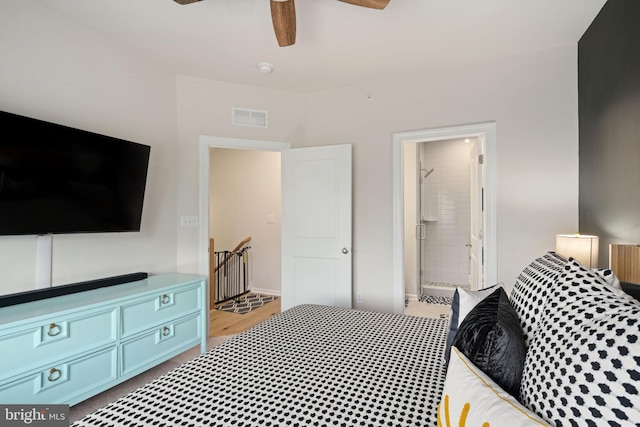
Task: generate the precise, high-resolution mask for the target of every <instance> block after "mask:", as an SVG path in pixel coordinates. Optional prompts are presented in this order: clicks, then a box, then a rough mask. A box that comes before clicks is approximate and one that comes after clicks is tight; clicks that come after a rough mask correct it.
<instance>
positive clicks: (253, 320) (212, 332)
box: [209, 298, 280, 337]
mask: <svg viewBox="0 0 640 427" xmlns="http://www.w3.org/2000/svg"><path fill="white" fill-rule="evenodd" d="M278 313H280V298H278V299H276V300H274V301H271V302H269V303H267V304H265V305H263V306H262V307H259V308H256V309H255V310H251V311H250V312H249V313H246V314H238V313H231V312H228V311H222V310H215V309H214V310H211V311H210V312H209V319H210V320H209V321H210V323H209V336H210V337H221V336H226V335H235V334H239V333H240V332H243V331H245V330H247V329H249V328H251V327H253V326H255V325H257V324H258V323H260V322H262V321H263V320H266V319H268V318H270V317H271V316H273V315H275V314H278Z"/></svg>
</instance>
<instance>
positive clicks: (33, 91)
mask: <svg viewBox="0 0 640 427" xmlns="http://www.w3.org/2000/svg"><path fill="white" fill-rule="evenodd" d="M0 29H1V31H2V33H1V34H2V36H1V37H0V55H1V57H2V67H0V108H2V109H6V110H10V111H13V112H17V113H22V114H27V115H32V116H34V117H37V118H41V119H45V120H51V121H56V122H60V123H63V124H66V125H71V126H76V127H81V128H85V129H88V130H92V131H96V132H102V133H107V134H109V135H113V136H117V137H121V138H125V139H132V140H135V141H137V142H141V143H146V144H149V145H152V159H151V173H150V181H149V185H148V198H147V203H146V205H145V212H144V216H143V224H144V225H143V231H142V232H141V233H136V234H127V235H109V236H105V235H100V236H91V235H83V236H68V237H63V238H59V239H56V241H55V242H54V246H55V247H54V251H55V253H56V256H55V259H54V279H55V280H56V281H57V282H60V283H62V282H67V281H73V280H80V279H84V278H89V276H91V277H94V276H104V275H109V274H120V273H123V272H124V271H122V270H129V269H134V267H135V270H147V271H152V272H153V271H159V270H178V271H183V272H197V271H200V267H199V265H198V262H199V254H198V247H199V246H198V230H197V229H193V228H177V216H179V215H197V214H198V211H199V206H198V204H199V195H198V173H199V171H198V168H199V166H198V141H199V137H200V135H212V136H228V137H238V138H252V139H264V140H271V141H284V142H290V143H291V144H292V145H293V146H294V147H296V146H313V145H324V144H336V143H350V144H353V162H354V164H353V170H354V177H353V185H354V187H353V194H354V210H353V219H354V221H353V224H354V227H353V230H354V236H353V237H354V238H353V262H354V269H353V277H354V292H356V293H360V294H361V295H362V297H363V302H362V303H361V304H359V306H360V308H368V309H380V310H386V311H393V307H392V302H393V300H394V298H393V295H392V294H393V285H392V279H393V278H392V275H393V273H392V262H391V261H392V244H393V238H392V233H393V223H392V134H393V133H394V132H403V131H410V130H420V129H429V128H437V127H444V126H453V125H460V124H467V123H478V122H488V121H495V122H496V123H497V180H498V182H497V186H498V188H497V199H498V200H497V210H498V211H497V221H498V278H499V279H500V280H503V281H504V282H505V285H507V286H511V285H512V284H513V282H514V280H515V277H516V276H517V274H518V273H519V272H520V271H521V269H522V268H523V267H524V266H525V265H526V264H527V263H528V262H530V260H531V259H533V258H534V257H536V256H539V255H540V254H541V253H543V252H545V251H547V250H549V249H551V248H552V247H553V240H554V236H555V234H557V233H559V232H565V231H566V230H575V229H577V224H578V214H577V207H578V200H577V198H578V172H577V163H578V156H577V153H578V132H577V128H578V119H577V118H578V108H577V101H578V98H577V53H576V46H575V45H571V46H565V47H558V48H555V49H551V50H547V51H543V52H536V53H532V54H529V55H523V56H515V57H509V58H503V59H496V60H494V61H487V62H483V63H480V64H475V65H474V66H469V67H461V68H457V69H442V70H438V69H434V70H433V71H432V72H431V73H429V74H428V75H421V76H413V77H410V76H402V77H401V78H395V79H389V80H385V81H375V82H369V81H366V78H363V80H362V84H361V85H359V88H360V89H356V88H341V89H335V90H330V91H325V92H320V93H311V94H304V95H302V94H292V93H287V92H282V91H274V90H267V89H261V88H252V87H246V86H239V85H234V84H228V83H222V82H213V81H206V80H203V79H198V78H192V77H187V76H178V77H177V79H176V80H175V81H174V76H169V75H167V73H165V72H164V71H162V69H160V68H158V67H156V66H152V65H151V64H145V63H144V62H143V61H142V60H141V59H138V58H137V57H136V56H135V55H133V54H129V53H127V52H126V50H125V49H126V47H118V46H114V45H111V44H110V43H109V42H108V41H106V40H103V39H101V38H100V36H98V35H96V34H92V33H87V32H85V31H83V29H82V28H81V27H78V24H76V23H74V22H70V21H67V20H65V19H63V18H62V17H56V16H53V15H52V14H51V13H50V12H49V11H48V9H45V8H43V7H40V5H39V4H38V3H37V2H35V1H33V0H21V1H20V2H2V3H0ZM363 90H364V91H365V92H367V93H371V94H372V96H373V101H371V102H367V101H366V100H365V96H364V95H363ZM176 96H177V98H174V97H176ZM234 106H237V107H247V108H256V109H261V110H267V111H269V124H270V127H269V128H268V129H252V128H238V127H233V126H232V125H231V123H230V115H231V107H234ZM176 115H177V117H176ZM176 135H177V140H176ZM176 230H177V236H176ZM34 262H35V240H34V238H31V237H16V238H0V286H1V289H2V292H5V293H6V292H10V291H18V290H25V289H27V288H30V287H31V286H32V284H33V280H34V275H35V268H34Z"/></svg>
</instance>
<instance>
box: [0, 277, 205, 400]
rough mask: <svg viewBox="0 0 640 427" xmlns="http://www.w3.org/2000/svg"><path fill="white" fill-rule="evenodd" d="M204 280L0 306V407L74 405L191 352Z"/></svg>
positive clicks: (198, 339)
mask: <svg viewBox="0 0 640 427" xmlns="http://www.w3.org/2000/svg"><path fill="white" fill-rule="evenodd" d="M207 311H208V310H207V287H206V278H205V277H203V276H196V275H189V274H160V275H153V276H149V277H148V278H147V279H144V280H139V281H135V282H129V283H124V284H121V285H115V286H109V287H104V288H100V289H95V290H90V291H84V292H78V293H74V294H69V295H64V296H59V297H54V298H47V299H42V300H38V301H32V302H27V303H23V304H17V305H12V306H8V307H2V308H0V403H3V404H7V403H20V404H27V403H42V404H56V403H59V404H69V405H74V404H76V403H78V402H81V401H83V400H85V399H87V398H89V397H91V396H93V395H95V394H97V393H100V392H102V391H104V390H106V389H108V388H110V387H113V386H115V385H117V384H119V383H121V382H123V381H125V380H127V379H129V378H131V377H133V376H135V375H138V374H140V373H141V372H144V371H146V370H147V369H149V368H151V367H153V366H156V365H158V364H160V363H162V362H164V361H166V360H168V359H170V358H172V357H174V356H176V355H178V354H180V353H182V352H184V351H185V350H188V349H190V348H192V347H194V346H197V345H200V351H201V352H202V353H204V352H205V351H206V343H207V322H208V316H207Z"/></svg>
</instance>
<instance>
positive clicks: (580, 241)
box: [556, 234, 598, 268]
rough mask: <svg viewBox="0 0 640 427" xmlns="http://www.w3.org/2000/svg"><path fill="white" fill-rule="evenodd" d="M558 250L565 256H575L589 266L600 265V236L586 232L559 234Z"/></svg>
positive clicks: (557, 240)
mask: <svg viewBox="0 0 640 427" xmlns="http://www.w3.org/2000/svg"><path fill="white" fill-rule="evenodd" d="M556 252H557V253H558V254H560V255H562V256H563V257H565V258H569V257H572V258H575V259H576V260H577V261H578V262H579V263H580V264H582V265H584V266H585V267H588V268H595V267H597V266H598V236H589V235H586V234H558V235H557V236H556Z"/></svg>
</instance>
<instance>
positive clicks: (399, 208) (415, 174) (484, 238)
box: [393, 123, 497, 313]
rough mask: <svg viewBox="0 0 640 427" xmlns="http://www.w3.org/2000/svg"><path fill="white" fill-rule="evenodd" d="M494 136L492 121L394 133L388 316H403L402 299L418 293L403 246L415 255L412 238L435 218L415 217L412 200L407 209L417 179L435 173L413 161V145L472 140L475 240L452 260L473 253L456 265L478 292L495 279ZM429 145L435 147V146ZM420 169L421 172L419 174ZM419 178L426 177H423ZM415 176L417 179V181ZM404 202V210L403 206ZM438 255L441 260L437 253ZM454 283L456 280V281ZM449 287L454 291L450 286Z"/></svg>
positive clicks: (419, 288)
mask: <svg viewBox="0 0 640 427" xmlns="http://www.w3.org/2000/svg"><path fill="white" fill-rule="evenodd" d="M495 135H496V134H495V123H485V124H477V125H464V126H453V127H447V128H439V129H430V130H423V131H416V132H404V133H397V134H394V146H393V179H394V247H393V251H394V254H393V255H394V256H393V259H394V266H393V270H394V283H393V289H394V291H393V292H394V293H393V297H394V312H396V313H403V312H404V311H405V304H406V302H407V296H408V295H411V294H413V295H415V296H416V297H418V296H419V295H420V293H421V292H422V290H423V285H424V283H423V282H422V281H421V279H420V278H419V274H420V273H419V272H420V262H419V260H418V258H417V257H416V256H414V259H415V260H414V262H413V264H411V256H412V255H411V250H410V249H409V248H411V247H413V248H415V252H416V253H417V252H418V250H419V248H420V245H419V243H418V244H416V236H417V237H423V236H424V237H425V238H426V237H427V233H426V231H427V230H426V227H427V224H426V223H425V224H423V219H424V222H427V221H434V220H435V218H436V217H435V216H434V217H433V218H431V217H430V216H429V215H430V213H428V212H427V213H425V216H424V218H422V217H421V214H420V213H418V214H416V212H419V211H420V210H419V209H418V203H420V202H419V201H417V199H416V201H415V202H414V203H413V206H411V202H410V199H411V198H416V194H417V191H418V187H419V185H420V179H422V181H423V183H424V180H425V178H427V179H428V178H429V177H431V176H432V175H433V174H435V170H436V167H435V165H433V166H430V165H428V164H426V163H424V159H422V164H421V159H419V158H418V154H417V149H416V148H417V147H418V144H432V143H433V142H437V141H450V140H465V139H469V140H470V142H471V141H477V143H476V144H475V146H476V147H478V150H479V152H478V153H477V157H478V159H479V161H480V162H481V168H478V169H477V170H476V171H475V172H471V171H470V172H469V176H470V175H471V174H477V175H476V176H477V180H478V182H477V188H478V190H477V192H478V193H480V194H481V195H482V196H483V197H482V198H479V199H476V200H474V202H473V203H476V206H481V208H480V209H481V211H480V213H481V217H480V218H475V220H476V221H477V223H476V226H477V228H476V230H474V231H475V237H476V238H479V241H476V242H474V243H473V245H474V248H470V247H466V246H465V245H466V244H467V243H469V244H470V245H471V242H472V240H469V242H467V241H465V242H463V243H462V245H463V247H464V248H462V249H461V250H460V251H459V255H458V256H457V257H454V258H459V257H465V256H468V253H469V252H471V253H473V256H471V257H469V259H470V261H469V263H468V264H466V263H463V264H462V266H461V268H462V270H466V272H464V271H463V273H462V275H463V276H464V275H468V277H471V278H472V279H471V280H473V281H474V282H475V284H473V285H472V284H470V286H471V287H472V288H482V287H484V286H490V285H488V284H491V283H495V281H496V275H497V259H496V239H497V231H496V222H495V202H496V201H495V164H494V162H495V160H494V156H495ZM425 146H426V145H425ZM432 147H435V145H433V146H432ZM412 150H413V152H414V153H416V154H414V161H413V162H412V161H411V160H408V159H407V152H410V151H412ZM471 163H472V162H471V161H469V163H467V164H466V165H465V167H469V165H470V164H471ZM440 168H441V166H440ZM422 169H424V171H423V170H422ZM432 169H433V171H432ZM423 175H427V176H426V177H424V176H423ZM421 176H422V178H420V177H421ZM412 185H413V187H412ZM466 185H470V186H471V185H476V184H472V183H471V182H469V181H468V183H467V184H466ZM436 194H437V193H436ZM407 202H408V206H409V207H407ZM470 203H471V202H470ZM469 212H470V219H473V218H474V214H473V212H474V210H473V209H470V211H469ZM438 215H439V217H442V216H441V212H438ZM470 223H471V224H473V221H470ZM450 228H455V224H450ZM472 228H473V226H472ZM408 230H409V231H408ZM473 234H474V232H471V233H468V232H467V231H466V230H465V240H466V238H467V236H468V237H469V238H470V237H472V235H473ZM427 249H428V248H425V250H427ZM458 249H460V248H458ZM432 250H433V248H432ZM474 251H478V253H479V254H478V253H474ZM465 254H467V255H465ZM440 256H443V255H442V253H441V255H440ZM444 256H446V255H444ZM439 262H441V260H437V259H436V263H439ZM423 267H424V265H423ZM455 270H457V272H456V273H455V274H457V275H460V269H458V268H456V269H455ZM436 276H437V275H436ZM423 277H424V270H423ZM454 281H459V280H458V279H456V280H454ZM435 282H440V283H443V282H442V281H440V280H435ZM454 285H455V283H454ZM453 289H455V286H454V287H453ZM412 291H413V292H412Z"/></svg>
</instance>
